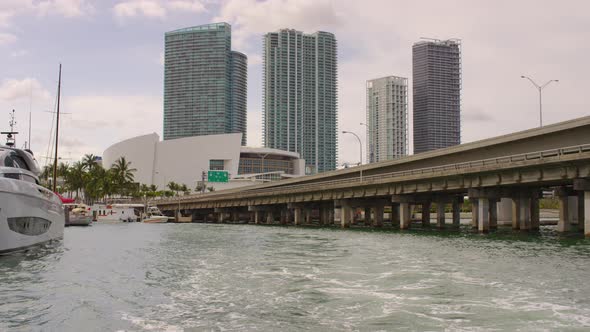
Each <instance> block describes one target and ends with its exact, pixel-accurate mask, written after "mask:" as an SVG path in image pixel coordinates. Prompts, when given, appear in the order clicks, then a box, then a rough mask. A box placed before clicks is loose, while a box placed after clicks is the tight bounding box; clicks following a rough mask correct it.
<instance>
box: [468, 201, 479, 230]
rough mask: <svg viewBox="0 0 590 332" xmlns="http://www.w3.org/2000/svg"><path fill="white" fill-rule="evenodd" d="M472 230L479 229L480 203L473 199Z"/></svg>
mask: <svg viewBox="0 0 590 332" xmlns="http://www.w3.org/2000/svg"><path fill="white" fill-rule="evenodd" d="M469 200H470V201H471V228H478V227H479V201H478V200H477V199H471V198H469Z"/></svg>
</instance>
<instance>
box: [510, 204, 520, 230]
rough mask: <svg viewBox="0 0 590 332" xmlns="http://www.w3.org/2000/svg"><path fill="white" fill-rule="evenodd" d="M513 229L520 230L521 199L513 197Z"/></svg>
mask: <svg viewBox="0 0 590 332" xmlns="http://www.w3.org/2000/svg"><path fill="white" fill-rule="evenodd" d="M512 229H514V230H517V229H520V197H512Z"/></svg>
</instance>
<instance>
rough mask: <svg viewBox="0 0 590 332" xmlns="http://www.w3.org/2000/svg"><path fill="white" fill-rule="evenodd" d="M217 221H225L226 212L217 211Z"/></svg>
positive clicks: (221, 222)
mask: <svg viewBox="0 0 590 332" xmlns="http://www.w3.org/2000/svg"><path fill="white" fill-rule="evenodd" d="M217 222H218V223H220V224H223V223H225V213H224V212H218V213H217Z"/></svg>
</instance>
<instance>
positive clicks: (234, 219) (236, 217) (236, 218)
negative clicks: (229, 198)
mask: <svg viewBox="0 0 590 332" xmlns="http://www.w3.org/2000/svg"><path fill="white" fill-rule="evenodd" d="M231 221H232V222H240V213H239V212H237V211H233V212H232V213H231Z"/></svg>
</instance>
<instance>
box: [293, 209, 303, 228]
mask: <svg viewBox="0 0 590 332" xmlns="http://www.w3.org/2000/svg"><path fill="white" fill-rule="evenodd" d="M293 210H294V211H293V213H294V214H295V226H299V225H301V224H302V223H303V213H302V211H301V208H300V207H296V208H294V209H293Z"/></svg>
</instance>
